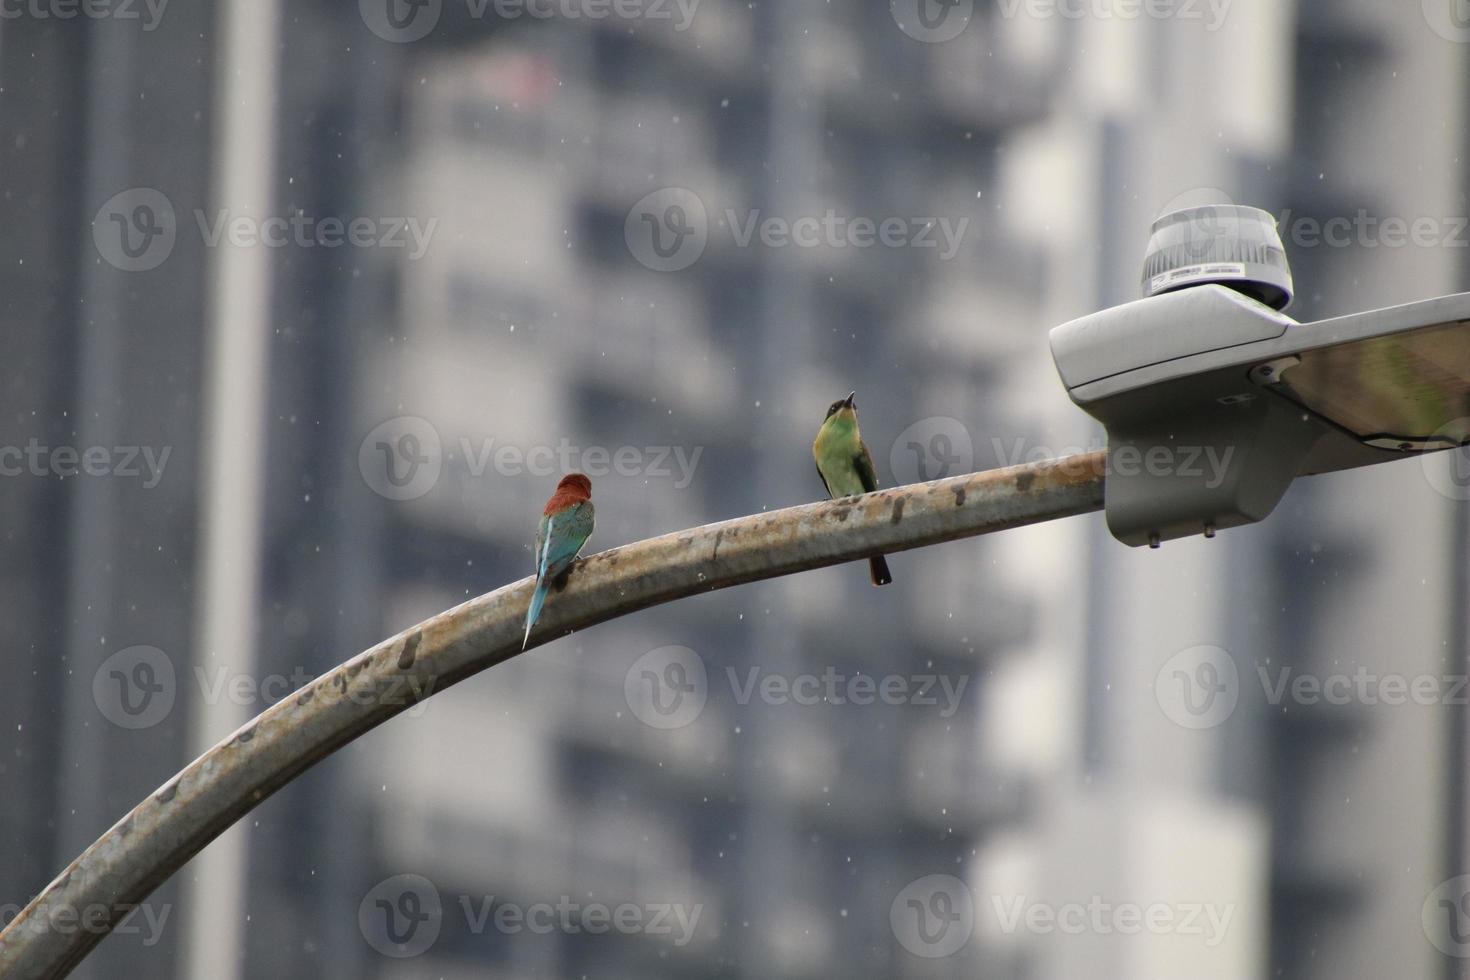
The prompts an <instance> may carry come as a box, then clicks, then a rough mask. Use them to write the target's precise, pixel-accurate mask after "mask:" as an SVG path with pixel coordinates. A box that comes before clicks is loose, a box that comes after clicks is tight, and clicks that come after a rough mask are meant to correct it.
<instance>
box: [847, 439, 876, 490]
mask: <svg viewBox="0 0 1470 980" xmlns="http://www.w3.org/2000/svg"><path fill="white" fill-rule="evenodd" d="M858 448H859V450H860V452H859V453H858V454H857V455H856V456H854V457H853V458H852V465H853V468H854V469H856V470H857V475H858V482H860V483H861V484H862V485H863V492H864V493H872V492H873V491H874V490H877V489H878V473H877V472H876V471H875V470H874V469H873V457H872V456H871V455H870V454H869V453H868V444H867V443H866V442H859V443H858Z"/></svg>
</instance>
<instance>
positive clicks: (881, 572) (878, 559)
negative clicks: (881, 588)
mask: <svg viewBox="0 0 1470 980" xmlns="http://www.w3.org/2000/svg"><path fill="white" fill-rule="evenodd" d="M868 577H869V578H871V579H872V580H873V584H874V585H887V584H889V583H890V582H892V581H893V575H892V574H891V573H890V572H889V571H888V562H887V561H885V560H884V559H883V556H882V555H875V556H874V557H872V558H869V559H868Z"/></svg>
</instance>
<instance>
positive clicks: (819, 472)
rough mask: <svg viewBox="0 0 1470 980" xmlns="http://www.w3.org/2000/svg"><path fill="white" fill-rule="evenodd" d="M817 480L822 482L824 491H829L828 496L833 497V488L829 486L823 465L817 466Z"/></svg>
mask: <svg viewBox="0 0 1470 980" xmlns="http://www.w3.org/2000/svg"><path fill="white" fill-rule="evenodd" d="M817 479H819V480H821V481H822V489H823V490H826V491H827V496H829V497H830V496H832V488H831V487H829V486H827V476H826V474H824V473H823V472H822V464H821V463H818V464H817Z"/></svg>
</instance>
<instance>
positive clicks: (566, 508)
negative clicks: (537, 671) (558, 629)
mask: <svg viewBox="0 0 1470 980" xmlns="http://www.w3.org/2000/svg"><path fill="white" fill-rule="evenodd" d="M592 524H593V510H592V481H591V480H589V479H587V478H586V477H585V476H583V475H582V474H581V473H573V474H571V475H570V476H564V477H562V480H561V482H560V483H558V484H557V485H556V492H555V493H553V494H552V495H551V499H550V500H548V501H546V509H545V510H543V511H542V512H541V524H540V526H539V527H537V528H536V591H535V592H534V593H532V595H531V607H530V608H529V609H527V610H526V636H525V638H524V639H523V640H521V649H522V650H524V649H526V644H527V643H529V642H531V627H532V626H535V625H536V620H538V619H540V618H541V607H542V606H543V605H545V604H546V594H547V592H549V591H550V589H551V586H552V583H554V582H555V581H556V580H557V579H559V578H561V576H562V575H564V574H565V573H566V570H567V569H569V568H571V567H572V562H574V561H576V560H577V555H578V554H580V553H581V551H582V546H583V545H585V544H586V543H587V539H588V538H590V537H592Z"/></svg>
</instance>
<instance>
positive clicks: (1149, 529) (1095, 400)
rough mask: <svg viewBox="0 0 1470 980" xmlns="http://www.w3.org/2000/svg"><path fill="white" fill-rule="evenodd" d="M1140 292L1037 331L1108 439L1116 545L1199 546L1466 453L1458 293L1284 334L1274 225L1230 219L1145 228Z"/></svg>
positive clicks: (1246, 212)
mask: <svg viewBox="0 0 1470 980" xmlns="http://www.w3.org/2000/svg"><path fill="white" fill-rule="evenodd" d="M1143 287H1144V294H1145V298H1144V299H1141V300H1138V301H1136V302H1132V303H1128V304H1125V305H1123V306H1118V307H1114V308H1113V309H1109V310H1104V311H1102V312H1100V313H1094V314H1092V315H1090V316H1086V317H1082V318H1081V319H1078V320H1073V321H1072V322H1071V323H1067V324H1064V325H1062V326H1060V327H1057V328H1056V329H1054V330H1052V332H1051V348H1052V356H1053V358H1054V359H1055V361H1056V365H1057V370H1058V372H1059V373H1060V374H1061V377H1062V382H1063V384H1065V385H1066V387H1067V393H1068V394H1069V395H1070V396H1071V398H1072V400H1073V401H1074V402H1075V403H1076V404H1077V405H1078V406H1079V407H1080V408H1082V409H1083V411H1085V412H1087V413H1088V414H1089V415H1091V416H1093V417H1094V418H1096V419H1097V420H1098V421H1099V422H1101V423H1102V424H1103V426H1104V427H1105V428H1106V430H1107V433H1108V447H1109V471H1108V478H1107V485H1106V493H1105V506H1104V509H1105V511H1106V513H1107V520H1108V528H1109V529H1110V530H1111V531H1112V533H1113V535H1114V536H1115V537H1117V538H1118V539H1119V540H1120V541H1123V542H1124V543H1126V544H1130V545H1134V546H1137V545H1142V544H1149V545H1152V546H1154V547H1157V546H1158V545H1159V543H1160V542H1162V541H1166V540H1170V539H1173V538H1180V537H1185V536H1188V535H1192V534H1204V535H1206V536H1207V537H1213V536H1214V533H1215V531H1216V530H1219V529H1221V528H1227V527H1236V526H1239V525H1242V524H1250V523H1254V522H1256V521H1259V520H1262V519H1264V518H1265V517H1266V516H1267V515H1268V514H1270V513H1271V511H1272V509H1274V508H1275V506H1276V504H1277V503H1278V502H1279V501H1280V500H1281V497H1282V495H1283V494H1285V493H1286V488H1287V487H1288V486H1290V484H1291V481H1292V480H1294V479H1295V478H1296V477H1298V476H1306V475H1309V474H1314V473H1327V472H1332V471H1334V470H1343V469H1350V468H1352V467H1356V466H1366V465H1369V464H1372V463H1385V462H1390V461H1392V460H1396V459H1403V458H1405V457H1406V456H1415V455H1419V454H1423V453H1429V452H1435V451H1438V450H1442V449H1449V448H1453V447H1456V446H1461V445H1465V444H1467V443H1470V293H1462V294H1458V295H1454V296H1443V297H1440V298H1438V299H1431V300H1425V301H1422V302H1418V303H1410V304H1408V305H1406V306H1397V307H1393V308H1391V309H1385V310H1374V311H1372V312H1368V313H1356V314H1353V315H1351V316H1344V317H1336V318H1334V319H1330V320H1320V321H1317V322H1315V323H1298V322H1297V321H1296V320H1293V319H1292V318H1291V317H1289V316H1287V315H1286V314H1285V313H1284V312H1282V311H1283V310H1285V309H1286V307H1287V306H1289V305H1290V302H1291V297H1292V279H1291V270H1290V267H1289V265H1288V263H1287V260H1286V250H1285V248H1284V247H1283V245H1282V243H1281V238H1280V235H1279V234H1278V232H1277V230H1276V223H1275V221H1274V219H1272V217H1271V216H1270V215H1269V214H1267V213H1266V212H1264V211H1260V210H1258V209H1256V208H1248V207H1240V206H1237V205H1215V206H1206V207H1199V208H1189V209H1185V210H1182V211H1176V212H1173V213H1170V214H1167V215H1165V216H1163V217H1162V218H1160V219H1159V220H1158V221H1157V222H1155V224H1154V228H1153V237H1152V239H1151V240H1150V242H1149V251H1148V257H1147V259H1146V260H1145V267H1144V280H1143ZM1205 460H1209V461H1212V462H1213V463H1215V464H1217V465H1215V466H1205V465H1203V462H1204V461H1205Z"/></svg>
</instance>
